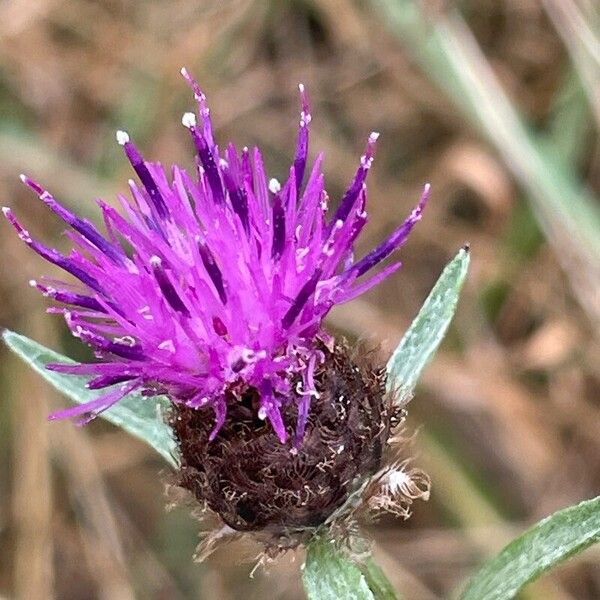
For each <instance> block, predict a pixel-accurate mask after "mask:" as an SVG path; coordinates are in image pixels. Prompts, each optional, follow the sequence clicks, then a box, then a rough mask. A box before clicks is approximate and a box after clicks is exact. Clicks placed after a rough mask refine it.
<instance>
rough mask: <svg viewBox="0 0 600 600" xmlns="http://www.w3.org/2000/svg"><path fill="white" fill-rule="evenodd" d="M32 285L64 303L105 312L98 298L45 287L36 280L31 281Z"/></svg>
mask: <svg viewBox="0 0 600 600" xmlns="http://www.w3.org/2000/svg"><path fill="white" fill-rule="evenodd" d="M32 285H35V287H37V288H38V290H40V291H41V292H42V294H44V296H49V297H50V298H54V300H56V301H57V302H63V303H64V304H71V305H72V306H79V307H81V308H88V309H89V310H95V311H96V312H99V313H106V309H105V308H104V306H102V304H100V302H98V300H96V299H95V298H92V297H91V296H84V295H83V294H75V293H74V292H65V291H61V290H55V289H53V288H49V287H46V286H44V285H41V284H39V283H37V282H32Z"/></svg>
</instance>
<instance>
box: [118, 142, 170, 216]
mask: <svg viewBox="0 0 600 600" xmlns="http://www.w3.org/2000/svg"><path fill="white" fill-rule="evenodd" d="M117 140H118V142H119V143H120V144H121V145H122V146H123V149H124V150H125V154H126V156H127V158H128V159H129V162H130V163H131V166H132V167H133V170H134V171H135V172H136V173H137V176H138V177H139V178H140V181H141V182H142V184H143V185H144V187H145V188H146V191H147V192H148V195H149V196H150V200H151V201H152V205H153V206H154V208H155V209H156V212H157V213H158V216H159V217H160V218H161V219H166V218H167V217H168V216H169V209H168V207H167V205H166V203H165V199H164V198H163V197H162V194H161V193H160V190H159V189H158V185H157V184H156V181H154V177H152V174H151V173H150V171H149V170H148V167H147V166H146V163H145V162H144V158H143V156H142V155H141V154H140V151H139V150H138V149H137V148H136V146H135V145H134V143H133V142H131V141H130V140H129V136H128V135H127V134H126V133H125V132H124V131H119V132H117Z"/></svg>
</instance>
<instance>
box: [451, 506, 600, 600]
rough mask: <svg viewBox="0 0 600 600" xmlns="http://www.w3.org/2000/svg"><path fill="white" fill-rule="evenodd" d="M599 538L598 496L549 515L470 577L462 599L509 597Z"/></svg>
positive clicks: (479, 599) (599, 539)
mask: <svg viewBox="0 0 600 600" xmlns="http://www.w3.org/2000/svg"><path fill="white" fill-rule="evenodd" d="M598 541H600V496H598V497H597V498H594V499H592V500H586V501H585V502H582V503H581V504H578V505H577V506H570V507H569V508H565V509H564V510H559V511H558V512H556V513H554V514H553V515H550V516H549V517H547V518H546V519H544V520H543V521H540V522H539V523H538V524H537V525H535V526H534V527H532V528H531V529H529V530H528V531H526V532H525V533H524V534H523V535H521V536H520V537H518V538H516V539H515V540H513V541H512V542H511V543H510V544H508V546H506V548H504V550H502V551H501V552H500V554H498V555H497V556H496V557H495V558H493V559H492V560H490V561H489V562H487V563H486V564H485V565H484V567H483V568H482V569H481V570H480V571H479V572H478V573H477V574H476V575H475V577H473V579H472V580H471V582H470V583H469V585H468V587H467V589H466V591H465V592H464V594H463V595H462V597H461V598H462V600H482V598H485V600H509V599H510V598H514V597H515V595H516V594H517V593H518V592H519V590H520V589H521V588H522V587H523V586H524V585H525V584H526V583H528V582H530V581H532V580H533V579H535V578H536V577H539V575H541V574H542V573H543V572H544V571H546V570H548V569H549V568H551V567H553V566H554V565H557V564H558V563H560V562H561V561H563V560H565V559H567V558H569V557H570V556H573V555H574V554H577V553H578V552H581V551H582V550H585V548H587V547H588V546H591V545H592V544H594V543H596V542H598Z"/></svg>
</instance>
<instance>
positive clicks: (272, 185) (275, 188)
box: [269, 177, 281, 194]
mask: <svg viewBox="0 0 600 600" xmlns="http://www.w3.org/2000/svg"><path fill="white" fill-rule="evenodd" d="M269 191H270V192H271V193H272V194H277V193H278V192H279V191H281V184H280V183H279V181H278V180H277V179H275V177H273V179H271V180H270V181H269Z"/></svg>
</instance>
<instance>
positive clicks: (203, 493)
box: [4, 69, 428, 536]
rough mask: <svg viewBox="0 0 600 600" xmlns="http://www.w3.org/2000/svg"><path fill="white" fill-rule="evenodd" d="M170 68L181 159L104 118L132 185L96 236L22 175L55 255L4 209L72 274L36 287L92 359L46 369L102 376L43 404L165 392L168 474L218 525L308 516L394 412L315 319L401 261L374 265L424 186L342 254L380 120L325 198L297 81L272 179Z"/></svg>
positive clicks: (359, 362)
mask: <svg viewBox="0 0 600 600" xmlns="http://www.w3.org/2000/svg"><path fill="white" fill-rule="evenodd" d="M182 74H183V76H184V77H185V78H186V80H187V81H188V83H189V84H190V86H191V88H192V89H193V91H194V95H195V99H196V101H197V103H198V114H197V115H196V114H194V113H186V114H185V115H184V116H183V119H182V123H183V125H184V126H185V127H186V128H187V129H188V130H189V133H190V136H191V139H192V142H193V145H194V147H195V149H196V167H195V169H194V170H193V172H191V173H190V172H187V171H186V170H185V169H183V168H181V167H178V166H173V167H172V169H171V171H170V172H169V173H167V172H166V171H165V169H163V167H162V166H161V165H160V164H159V163H155V162H149V161H146V160H145V159H144V158H143V157H142V155H141V154H140V152H139V150H138V148H137V147H136V146H135V145H134V143H133V141H132V140H131V139H130V137H129V135H128V134H127V133H125V132H124V131H119V132H117V141H118V142H119V144H121V145H122V146H123V149H124V151H125V154H126V156H127V158H128V160H129V162H130V163H131V166H132V167H133V170H134V171H135V173H136V175H137V178H138V180H139V181H138V182H137V183H136V182H134V181H133V180H130V181H129V188H130V196H125V195H120V196H119V201H120V205H121V210H120V211H118V210H116V209H115V208H114V207H113V206H111V205H109V204H107V203H105V202H103V201H102V200H98V206H99V208H100V211H101V213H102V216H103V220H104V226H105V230H106V232H105V233H101V232H100V230H99V229H98V228H97V227H96V226H95V225H94V224H92V223H91V222H90V221H88V220H86V219H83V218H81V217H79V216H77V215H76V214H74V213H72V212H71V211H70V210H69V209H68V208H66V207H65V206H63V205H62V204H60V203H59V202H58V200H56V199H55V197H54V196H53V195H52V194H51V193H50V192H49V191H47V190H46V189H45V188H43V187H42V186H41V185H39V184H38V183H37V182H35V181H33V180H32V179H31V178H29V177H26V176H22V180H23V181H24V182H25V183H26V184H27V185H28V186H29V187H30V188H31V189H33V190H34V191H35V192H36V194H38V195H39V197H40V198H41V200H43V201H44V203H45V204H46V205H47V206H48V207H49V208H50V209H51V210H52V211H53V212H54V213H55V214H56V215H58V216H59V217H60V218H61V219H62V220H64V221H65V222H66V223H67V224H68V225H69V226H70V229H69V230H68V231H67V233H66V234H67V236H68V237H69V238H70V240H71V241H72V243H73V250H72V251H71V253H70V254H69V255H68V256H67V255H63V254H61V253H60V252H58V251H57V250H55V249H53V248H50V247H47V246H45V245H44V244H42V243H40V242H39V241H37V240H34V239H32V238H31V237H30V235H29V233H28V232H27V231H26V229H24V228H23V227H22V225H21V224H20V223H19V221H18V220H17V219H16V217H15V216H14V214H13V212H12V211H11V209H9V208H4V214H5V215H6V217H7V218H8V220H9V221H10V222H11V224H12V225H13V226H14V228H15V229H16V230H17V232H18V234H19V236H20V238H21V239H22V240H23V241H24V242H25V243H26V244H28V245H29V246H30V247H31V248H32V249H33V250H34V251H35V252H37V253H38V254H39V255H40V256H42V257H43V258H45V259H46V260H48V261H49V262H51V263H53V264H55V265H57V266H58V267H60V268H61V269H63V270H64V271H66V272H67V273H69V274H70V275H72V276H73V277H74V278H75V280H77V282H76V283H67V282H62V281H54V280H50V279H41V280H39V281H32V282H31V283H32V285H33V286H35V287H36V288H38V289H39V290H40V291H41V292H42V293H43V294H44V295H45V296H48V297H50V298H53V299H54V300H56V301H57V302H58V303H60V305H66V306H61V307H54V308H52V309H50V310H52V311H55V312H61V313H63V314H64V317H65V319H66V322H67V325H68V326H69V328H70V330H71V331H72V333H73V335H75V336H76V337H78V338H80V339H81V340H82V341H83V342H85V343H86V344H88V345H89V346H91V347H92V348H93V349H94V351H95V354H96V357H97V358H98V361H97V362H93V363H85V364H75V365H72V364H68V365H67V364H51V365H48V368H49V369H52V370H55V371H60V372H63V373H71V374H78V375H86V376H88V377H89V378H90V380H89V383H88V387H89V388H90V389H104V388H106V392H105V393H101V394H100V395H99V397H98V398H97V399H95V400H94V401H92V402H89V403H88V404H84V405H79V406H74V407H71V408H67V409H64V410H61V411H58V412H56V413H53V414H52V415H51V417H52V418H64V417H79V418H80V420H81V421H83V422H86V421H88V420H90V419H91V418H93V417H95V416H96V415H98V414H99V413H101V412H102V411H104V410H106V409H107V408H109V407H110V406H112V405H113V404H115V403H116V402H118V401H119V400H120V399H121V398H122V397H123V396H125V395H126V394H128V393H130V392H132V391H134V390H142V391H143V393H144V394H146V395H148V396H152V395H156V394H165V395H166V396H168V398H169V399H170V400H171V402H172V405H173V410H172V414H171V415H170V423H171V425H172V427H173V431H174V435H175V437H176V439H177V441H178V445H179V449H180V454H181V456H180V462H181V471H180V474H179V479H178V482H179V483H180V484H181V485H182V486H183V487H185V488H187V489H188V490H190V491H191V492H192V493H193V494H194V495H195V496H196V498H197V499H198V500H199V501H201V502H202V503H204V504H206V505H208V507H210V508H211V509H212V510H213V511H215V512H216V513H218V514H219V515H220V517H221V518H222V520H223V521H224V523H225V524H226V525H227V526H228V527H230V528H232V529H233V530H238V531H257V530H261V531H263V530H266V531H269V532H271V533H272V534H273V535H275V536H280V535H282V533H284V532H290V531H296V530H297V531H301V530H303V528H307V527H308V528H311V527H316V526H319V525H321V524H322V523H324V522H325V521H327V519H329V518H330V517H331V515H332V514H334V513H335V511H336V510H339V509H340V507H341V506H343V505H345V504H346V503H347V502H348V499H349V498H350V497H351V496H352V494H353V493H354V492H355V491H356V490H357V489H358V488H359V487H360V485H361V484H362V482H364V481H366V480H367V479H368V478H369V477H372V476H373V475H375V474H376V473H377V472H381V473H383V474H384V475H385V473H384V472H383V471H380V470H381V468H382V465H383V462H382V461H383V459H382V456H383V454H384V451H385V448H386V446H387V444H388V442H389V440H390V439H391V438H392V433H393V429H394V427H395V426H396V424H397V421H398V419H399V411H398V409H397V406H396V404H395V403H394V399H393V397H390V395H389V394H386V392H385V383H384V374H383V372H382V371H381V370H378V369H375V368H373V367H372V366H371V365H370V364H369V361H368V360H366V359H365V358H364V357H361V356H360V355H359V354H358V353H356V352H353V351H351V350H350V348H349V347H348V345H347V344H346V343H345V342H343V341H336V340H334V339H333V338H332V337H331V336H330V335H329V334H328V333H327V332H326V331H325V330H324V328H323V319H324V317H325V316H326V315H327V313H328V312H329V311H330V310H331V308H332V307H333V306H334V305H336V304H339V303H342V302H347V301H349V300H351V299H353V298H355V297H356V296H358V295H359V294H362V293H363V292H365V291H366V290H368V289H370V288H371V287H373V286H374V285H376V284H377V283H379V282H380V281H382V280H383V279H384V278H386V277H388V276H389V275H390V274H392V273H393V272H394V271H396V270H397V269H398V268H399V267H400V262H398V261H396V262H392V263H391V264H390V265H388V266H386V267H384V268H382V269H381V270H379V271H378V272H376V273H373V268H374V267H376V266H377V265H379V263H381V262H382V261H383V260H384V259H385V258H387V257H388V256H389V255H390V254H391V253H392V252H393V251H394V250H396V249H397V248H398V247H399V246H400V245H401V244H402V243H403V242H404V241H405V240H406V238H407V236H408V234H409V233H410V231H411V229H412V227H413V226H414V225H415V223H416V222H417V221H418V220H419V219H420V218H421V211H422V209H423V206H424V204H425V202H426V199H427V194H428V187H426V188H425V191H424V193H423V195H422V197H421V200H420V202H419V204H418V205H417V207H416V208H415V209H414V210H413V212H412V213H411V214H410V216H409V217H408V219H407V220H406V221H405V222H404V223H402V224H401V225H400V226H399V227H398V228H397V229H396V230H395V231H394V232H393V233H392V234H391V235H390V236H389V237H388V238H387V239H386V240H385V241H384V242H383V243H381V244H380V245H379V246H377V247H376V248H375V249H374V250H372V251H371V252H369V253H367V254H366V255H365V256H364V257H362V258H360V259H358V260H355V258H354V254H353V245H354V242H355V240H356V238H357V236H358V235H359V234H360V232H361V230H362V229H363V227H364V225H365V223H366V222H367V213H366V211H365V205H366V200H367V188H366V184H365V180H366V177H367V173H368V171H369V168H370V167H371V162H372V160H373V153H374V149H375V143H376V140H377V137H378V134H376V133H372V134H371V135H370V136H369V138H368V141H367V145H366V149H365V152H364V155H363V156H362V157H361V159H360V164H359V166H358V169H357V171H356V173H355V175H354V178H353V180H352V182H351V183H350V185H349V187H348V189H347V191H346V192H345V194H344V195H343V197H342V198H341V200H340V201H339V203H338V204H337V207H336V209H335V210H333V211H329V210H328V201H329V199H328V195H327V192H326V191H325V186H324V177H323V174H322V170H321V165H322V155H321V154H319V155H318V156H317V158H316V160H315V161H314V164H313V166H312V168H310V169H308V168H307V155H308V137H309V124H310V122H311V115H310V111H309V104H308V99H307V95H306V92H305V90H304V87H303V86H302V85H300V86H299V87H300V97H301V104H302V109H301V116H300V126H299V132H298V140H297V147H296V154H295V158H294V163H293V165H292V166H291V168H290V170H289V174H288V176H287V179H286V180H285V182H284V183H283V184H280V183H279V182H278V181H277V180H276V179H268V177H267V175H266V173H265V168H264V164H263V159H262V156H261V153H260V151H259V150H258V149H257V148H255V149H253V150H249V149H248V148H243V149H242V151H241V152H239V151H238V150H237V148H236V147H235V146H234V145H233V144H229V145H227V146H226V147H219V146H218V145H217V144H216V142H215V138H214V132H213V126H212V122H211V115H210V111H209V108H208V105H207V103H206V97H205V95H204V94H203V92H202V91H201V89H200V88H199V86H198V84H197V83H196V82H195V81H194V80H193V79H192V77H191V76H190V75H189V74H188V73H187V71H186V70H185V69H183V70H182ZM149 401H150V400H149ZM403 473H404V472H403ZM406 477H408V475H406ZM381 485H382V486H383V487H382V490H384V492H385V500H381V501H380V502H372V503H371V506H373V507H375V508H382V507H385V506H388V505H393V504H394V502H393V500H390V498H393V497H394V495H398V494H400V492H401V490H402V489H404V488H406V489H411V488H410V485H409V482H407V481H405V480H404V479H401V478H399V476H397V475H396V476H395V478H393V477H392V479H390V481H389V482H387V483H385V482H384V483H382V484H381ZM411 494H412V496H415V495H418V494H415V492H414V490H412V492H411ZM411 494H408V496H410V495H411ZM405 496H407V495H406V494H405Z"/></svg>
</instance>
